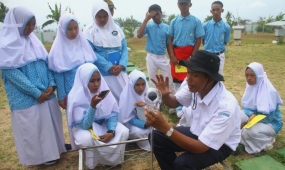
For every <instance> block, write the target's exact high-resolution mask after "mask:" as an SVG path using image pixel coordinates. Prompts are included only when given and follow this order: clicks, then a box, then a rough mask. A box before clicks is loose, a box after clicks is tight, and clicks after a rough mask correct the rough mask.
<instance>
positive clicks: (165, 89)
mask: <svg viewBox="0 0 285 170" xmlns="http://www.w3.org/2000/svg"><path fill="white" fill-rule="evenodd" d="M156 79H157V82H156V81H155V80H154V79H153V78H151V81H152V82H153V83H154V84H155V86H156V88H157V89H158V90H159V91H160V93H161V95H162V96H164V95H169V94H171V93H172V90H170V89H169V78H168V77H167V76H166V77H165V79H164V77H163V75H162V74H156Z"/></svg>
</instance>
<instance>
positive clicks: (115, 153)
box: [72, 122, 129, 169]
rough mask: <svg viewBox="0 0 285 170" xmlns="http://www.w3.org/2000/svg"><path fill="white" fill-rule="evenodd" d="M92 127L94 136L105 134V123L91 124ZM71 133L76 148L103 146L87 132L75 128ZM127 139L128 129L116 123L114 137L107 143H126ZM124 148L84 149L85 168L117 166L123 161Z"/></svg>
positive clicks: (124, 145) (117, 146) (122, 146)
mask: <svg viewBox="0 0 285 170" xmlns="http://www.w3.org/2000/svg"><path fill="white" fill-rule="evenodd" d="M92 127H93V131H94V133H95V134H96V136H101V135H104V134H106V132H107V125H106V122H104V123H103V124H102V125H99V124H97V123H93V124H92ZM72 132H73V137H74V139H75V144H76V145H78V146H81V147H87V146H97V145H103V144H105V143H103V142H101V141H98V140H94V139H92V137H91V134H90V131H89V130H83V129H81V128H79V127H75V128H73V129H72ZM128 137H129V130H128V128H126V127H125V126H124V125H122V124H121V123H119V122H118V124H117V127H116V135H115V137H114V138H112V139H111V140H110V141H109V142H108V143H117V142H121V141H126V140H127V139H128ZM125 147H126V144H121V145H112V146H105V147H99V148H91V149H85V155H86V158H85V160H86V162H85V163H86V166H87V167H88V168H90V169H93V168H95V166H96V165H97V164H99V163H100V164H103V165H118V164H120V163H122V162H123V161H124V154H125Z"/></svg>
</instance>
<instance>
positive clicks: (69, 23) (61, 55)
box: [48, 13, 97, 109]
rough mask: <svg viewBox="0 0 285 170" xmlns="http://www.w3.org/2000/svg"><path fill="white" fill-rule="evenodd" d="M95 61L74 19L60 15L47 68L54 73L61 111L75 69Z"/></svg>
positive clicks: (67, 15)
mask: <svg viewBox="0 0 285 170" xmlns="http://www.w3.org/2000/svg"><path fill="white" fill-rule="evenodd" d="M96 60H97V57H96V55H95V53H94V52H93V50H92V48H91V47H90V45H89V44H88V41H87V39H86V38H85V36H84V35H83V33H82V32H81V31H80V28H79V26H78V20H77V19H76V17H75V16H74V15H72V14H70V13H64V14H63V15H61V17H60V19H59V24H58V28H57V34H56V38H55V40H54V42H53V45H52V47H51V50H50V53H49V55H48V66H49V69H51V70H52V71H54V77H55V82H56V85H57V96H58V100H59V102H58V103H59V105H60V106H61V107H62V108H63V109H66V103H64V99H65V98H66V96H67V95H68V93H69V91H70V90H71V88H72V86H73V81H74V77H75V73H76V70H77V68H78V67H79V66H80V65H82V64H84V63H94V62H95V61H96Z"/></svg>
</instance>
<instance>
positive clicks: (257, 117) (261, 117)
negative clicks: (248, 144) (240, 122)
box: [244, 115, 266, 129]
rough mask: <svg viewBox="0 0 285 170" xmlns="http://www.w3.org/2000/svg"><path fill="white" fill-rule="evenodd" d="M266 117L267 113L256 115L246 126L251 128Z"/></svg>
mask: <svg viewBox="0 0 285 170" xmlns="http://www.w3.org/2000/svg"><path fill="white" fill-rule="evenodd" d="M264 118H266V116H265V115H257V116H255V117H254V118H253V119H251V121H250V122H248V123H247V124H246V125H245V126H244V128H246V129H249V128H251V127H252V126H253V125H255V124H256V123H258V122H260V121H261V120H262V119H264Z"/></svg>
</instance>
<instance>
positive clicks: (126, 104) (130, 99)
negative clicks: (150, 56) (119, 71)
mask: <svg viewBox="0 0 285 170" xmlns="http://www.w3.org/2000/svg"><path fill="white" fill-rule="evenodd" d="M140 78H142V79H143V80H144V81H145V83H146V87H145V90H144V92H143V94H141V95H139V94H137V93H136V91H135V84H136V82H137V81H138V79H140ZM147 89H148V83H147V80H146V77H145V74H144V73H143V72H141V71H138V70H133V71H132V72H131V73H130V78H129V82H128V84H127V85H126V86H125V87H124V89H123V91H122V93H121V95H120V102H119V108H120V115H119V117H118V119H119V122H121V123H127V122H129V121H130V120H131V119H132V118H134V117H135V116H136V115H135V114H134V112H133V110H134V109H135V103H137V102H139V101H143V102H144V101H145V100H144V93H145V92H146V91H147Z"/></svg>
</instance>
